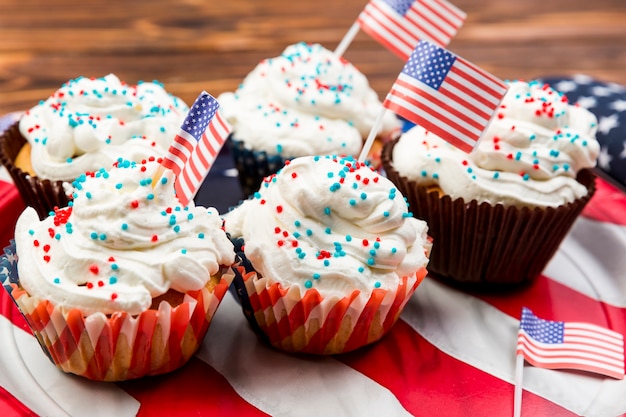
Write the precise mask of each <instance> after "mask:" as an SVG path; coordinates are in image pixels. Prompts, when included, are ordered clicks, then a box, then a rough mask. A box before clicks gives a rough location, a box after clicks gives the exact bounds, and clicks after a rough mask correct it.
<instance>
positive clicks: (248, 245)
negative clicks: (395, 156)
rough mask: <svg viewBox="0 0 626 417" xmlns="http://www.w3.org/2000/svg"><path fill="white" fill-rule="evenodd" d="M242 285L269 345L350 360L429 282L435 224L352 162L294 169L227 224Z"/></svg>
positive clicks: (310, 163) (309, 160)
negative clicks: (345, 354) (414, 212)
mask: <svg viewBox="0 0 626 417" xmlns="http://www.w3.org/2000/svg"><path fill="white" fill-rule="evenodd" d="M225 228H226V231H227V232H228V233H229V234H230V236H231V238H232V239H233V242H234V243H235V251H236V252H238V254H239V256H240V257H241V259H242V262H241V264H239V265H237V266H235V267H234V268H233V270H234V271H235V286H236V288H237V292H238V295H239V296H240V300H241V304H242V307H243V310H244V314H245V315H246V317H247V318H248V320H249V322H250V324H251V325H252V327H253V328H254V329H255V330H257V332H258V334H259V335H260V336H261V338H262V339H264V340H265V341H267V342H268V343H270V344H271V345H272V346H274V347H276V348H278V349H280V350H284V351H288V352H301V353H310V354H319V355H328V354H337V353H343V352H348V351H351V350H354V349H357V348H359V347H362V346H365V345H367V344H370V343H373V342H375V341H377V340H379V339H380V338H381V337H383V335H384V334H385V333H386V332H388V331H389V329H390V328H391V327H392V326H393V324H394V323H395V322H396V320H397V319H398V317H399V316H400V313H401V312H402V309H403V308H404V306H405V305H406V303H407V302H408V300H409V298H410V297H411V295H412V294H413V292H414V291H415V289H416V288H417V286H418V285H419V284H420V282H421V281H422V280H423V278H424V277H425V275H426V268H425V267H426V265H427V263H428V253H429V249H430V242H429V240H428V237H427V225H426V223H425V222H423V221H421V220H417V219H415V218H413V217H412V216H411V214H410V213H409V212H408V211H407V205H406V202H405V200H404V198H403V196H402V195H401V194H400V193H399V192H397V191H396V188H395V186H394V185H393V184H391V182H389V181H388V180H387V179H386V178H384V177H382V176H380V175H379V174H378V173H377V172H375V171H374V170H372V169H371V168H370V167H368V166H366V165H365V164H364V163H361V162H357V161H356V160H355V159H353V158H351V157H343V158H342V157H335V156H310V157H300V158H295V159H293V160H291V161H288V162H287V164H286V165H285V166H284V167H283V168H282V169H280V170H279V172H278V173H277V174H275V175H273V176H271V177H270V179H269V181H267V182H265V183H264V184H263V185H262V186H261V188H260V190H259V191H258V192H257V193H255V194H254V196H253V197H251V198H250V199H248V200H246V201H244V202H243V203H242V204H241V205H240V206H238V207H236V208H235V209H233V210H232V211H230V212H229V213H228V214H227V215H226V216H225Z"/></svg>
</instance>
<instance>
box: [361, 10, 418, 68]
mask: <svg viewBox="0 0 626 417" xmlns="http://www.w3.org/2000/svg"><path fill="white" fill-rule="evenodd" d="M370 4H371V6H372V8H374V9H376V10H368V8H367V7H366V8H365V10H364V11H363V12H364V13H365V14H366V15H367V16H368V17H369V18H370V19H371V20H372V21H374V22H376V23H378V24H379V25H380V26H381V27H382V29H384V31H383V32H382V33H388V34H389V35H392V37H393V38H394V39H396V40H397V41H398V42H399V43H401V44H403V45H404V46H406V50H409V51H411V50H412V49H413V46H414V45H413V44H412V43H411V42H410V41H413V40H415V42H417V38H416V37H415V36H413V35H412V34H411V33H408V32H407V30H406V29H405V28H404V27H403V26H401V25H398V23H397V22H395V19H394V17H393V16H390V15H389V13H388V12H387V11H385V10H382V9H380V8H379V7H378V5H376V4H373V3H370ZM378 13H380V14H382V15H384V16H386V17H388V18H389V19H391V20H392V25H390V24H388V23H387V22H385V21H384V20H382V19H380V18H379V16H378ZM365 28H366V29H367V30H366V31H367V32H368V33H370V35H371V34H376V35H377V36H380V37H382V35H380V34H379V31H378V30H375V29H373V28H372V27H371V26H369V25H368V24H366V27H365ZM370 31H371V32H370ZM405 37H408V38H409V40H408V41H407V40H406V39H405ZM396 48H397V47H396ZM406 56H407V57H408V54H407V55H406Z"/></svg>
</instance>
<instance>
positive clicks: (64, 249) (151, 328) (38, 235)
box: [0, 160, 235, 381]
mask: <svg viewBox="0 0 626 417" xmlns="http://www.w3.org/2000/svg"><path fill="white" fill-rule="evenodd" d="M157 167H158V163H156V162H147V163H146V164H135V163H134V162H130V161H128V160H120V161H119V163H117V164H116V167H114V168H112V169H111V170H109V171H106V170H104V169H101V170H98V171H96V172H95V173H93V172H92V173H89V174H87V175H82V176H79V177H78V179H76V180H75V181H74V183H73V184H74V193H73V200H72V201H71V202H70V205H69V206H67V207H65V208H57V209H55V211H54V213H53V214H52V215H50V216H49V217H46V218H44V219H43V220H41V221H40V220H39V216H38V214H37V212H36V211H35V209H33V208H32V207H27V208H26V210H25V211H24V212H23V213H22V214H21V216H20V217H19V219H18V221H17V224H16V228H15V240H14V245H13V246H11V247H8V248H7V249H5V252H6V255H5V256H4V257H3V258H2V260H1V263H2V267H1V268H0V270H1V271H3V272H2V274H0V279H1V280H2V282H3V286H4V287H5V289H6V290H7V291H8V292H9V294H10V295H11V297H12V298H13V299H14V301H15V303H16V304H17V306H18V307H19V309H20V311H21V312H22V313H23V315H24V316H25V318H26V321H27V322H28V324H29V326H30V327H31V329H32V331H33V333H34V335H35V336H36V337H37V339H38V341H39V343H40V345H41V347H42V349H43V351H44V352H45V353H46V354H47V356H48V357H49V358H50V360H51V361H52V362H53V363H54V364H55V365H56V366H57V367H58V368H59V369H61V370H63V371H64V372H68V373H73V374H76V375H80V376H83V377H86V378H89V379H92V380H98V381H121V380H129V379H133V378H139V377H143V376H146V375H157V374H162V373H166V372H170V371H173V370H175V369H177V368H179V367H181V366H182V365H184V364H185V363H186V362H187V361H188V360H189V358H190V357H191V356H192V355H193V354H194V353H195V352H196V351H197V349H198V348H199V346H200V344H201V343H202V341H203V338H204V336H205V334H206V332H207V329H208V327H209V324H210V323H211V319H212V317H213V314H214V313H215V310H216V309H217V307H218V306H219V304H220V301H221V300H222V297H223V296H224V294H225V293H226V291H227V289H228V287H229V285H230V283H231V282H232V278H233V274H232V273H230V272H229V271H230V266H231V265H232V264H233V262H234V260H235V254H234V251H233V245H232V243H231V242H230V240H229V239H228V237H227V236H226V233H225V232H224V230H223V228H222V220H221V218H220V216H219V215H218V213H217V212H216V211H215V210H214V209H212V208H209V209H206V208H203V207H199V206H198V207H196V206H194V205H193V203H191V204H190V205H188V206H186V207H182V206H181V205H180V204H179V203H178V200H177V199H176V197H175V195H174V187H173V174H172V173H171V172H170V171H168V172H167V173H166V174H165V175H164V176H163V177H162V178H161V179H160V180H159V181H158V182H156V184H155V185H154V186H153V185H152V184H151V179H152V176H153V175H154V173H155V171H156V169H157Z"/></svg>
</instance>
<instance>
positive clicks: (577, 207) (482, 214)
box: [382, 81, 599, 288]
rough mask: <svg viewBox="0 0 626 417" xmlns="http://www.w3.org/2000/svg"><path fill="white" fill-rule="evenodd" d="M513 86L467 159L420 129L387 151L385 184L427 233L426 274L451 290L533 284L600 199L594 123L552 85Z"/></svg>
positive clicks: (434, 136) (531, 83)
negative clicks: (452, 285)
mask: <svg viewBox="0 0 626 417" xmlns="http://www.w3.org/2000/svg"><path fill="white" fill-rule="evenodd" d="M508 84H509V90H508V92H507V94H506V96H505V97H504V100H503V101H502V103H501V105H500V107H499V109H498V110H497V112H496V115H495V117H494V119H493V120H492V122H491V123H490V125H489V126H488V127H487V129H486V131H485V132H484V134H483V136H482V138H481V140H480V142H479V144H478V145H477V147H476V148H475V149H474V150H473V151H472V152H471V153H470V154H466V153H464V152H462V151H460V150H458V149H457V148H455V147H453V146H452V145H450V144H449V143H447V142H445V141H443V140H442V139H441V138H439V137H437V136H436V135H434V134H433V133H432V132H428V131H426V130H424V129H423V128H422V127H419V126H416V127H414V128H412V129H410V130H409V131H408V132H406V133H405V134H403V135H402V136H401V137H400V138H399V139H397V140H394V141H393V142H391V143H389V144H388V145H386V146H385V148H384V149H383V155H382V161H383V166H384V169H385V172H386V174H387V176H388V178H389V179H390V180H391V181H392V182H394V183H395V184H396V185H397V186H398V188H399V190H400V191H401V192H402V193H404V194H405V195H406V196H407V198H408V201H409V206H410V208H411V210H412V212H413V214H414V215H415V216H416V217H417V218H420V219H424V220H426V221H427V222H428V224H429V226H430V235H431V236H432V238H433V250H432V255H431V258H430V263H429V265H428V270H429V272H430V273H432V274H433V275H436V276H439V277H441V278H443V279H447V280H449V281H450V282H454V283H458V284H464V285H470V286H474V287H482V288H497V287H500V288H502V287H507V286H511V285H519V284H523V283H527V282H530V281H532V280H533V279H534V278H536V277H537V276H538V275H539V274H540V273H541V272H542V270H543V269H544V267H545V266H546V264H547V263H548V261H549V260H550V259H551V258H552V256H553V255H554V253H555V252H556V250H557V249H558V247H559V245H560V243H561V241H562V240H563V238H564V237H565V235H566V234H567V232H568V231H569V229H570V227H571V226H572V224H573V222H574V220H575V219H576V217H577V216H578V215H579V213H580V212H581V210H582V209H583V207H584V206H585V204H586V203H587V202H588V201H589V199H590V198H591V196H592V195H593V193H594V191H595V183H594V175H593V174H592V172H591V171H590V168H592V167H594V166H595V163H596V159H597V157H598V152H599V146H598V142H597V141H596V139H595V133H596V129H597V120H596V118H595V116H593V115H592V114H591V113H590V112H588V111H587V110H585V109H584V108H581V107H578V106H572V105H569V104H568V102H567V98H566V97H565V96H563V95H561V94H560V93H558V92H556V91H555V90H553V89H551V88H550V87H548V86H547V85H542V84H539V83H537V82H530V83H526V82H522V81H513V82H509V83H508Z"/></svg>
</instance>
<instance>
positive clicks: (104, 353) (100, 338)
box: [11, 267, 233, 381]
mask: <svg viewBox="0 0 626 417" xmlns="http://www.w3.org/2000/svg"><path fill="white" fill-rule="evenodd" d="M228 272H229V269H228V268H226V267H225V268H222V270H221V271H220V273H219V274H217V275H216V276H214V277H212V280H210V281H209V283H208V284H207V286H205V287H204V288H202V289H201V290H197V291H190V292H187V293H185V296H184V299H183V301H182V303H180V304H179V305H177V306H175V307H172V306H171V305H170V304H169V303H168V302H166V301H162V302H161V303H160V305H159V307H158V309H156V310H154V309H150V310H147V311H144V312H142V313H141V314H139V315H137V316H132V315H130V314H128V313H125V312H120V313H114V314H111V315H105V314H103V313H93V314H89V315H83V314H82V313H81V312H80V311H79V310H78V309H71V310H69V311H64V310H63V309H61V308H57V307H55V306H54V305H53V304H52V303H51V302H49V301H47V300H39V299H36V298H35V297H32V296H30V295H29V294H28V293H26V292H25V291H23V290H18V288H14V291H12V292H11V296H12V297H13V298H14V300H15V302H16V304H17V305H18V307H19V309H20V310H21V312H22V314H23V315H24V317H25V318H26V321H27V322H28V324H29V326H30V327H31V329H32V331H33V334H34V335H35V336H36V338H37V340H38V341H39V343H40V345H41V346H42V348H43V350H44V352H45V353H46V354H47V355H48V357H49V358H50V359H51V360H52V362H53V363H54V364H55V365H56V366H57V367H58V368H59V369H61V370H63V371H65V372H68V373H73V374H76V375H80V376H83V377H85V378H88V379H92V380H98V381H122V380H129V379H134V378H140V377H143V376H148V375H158V374H163V373H167V372H171V371H173V370H175V369H178V368H180V367H181V366H183V365H184V364H185V363H186V362H187V361H188V360H189V359H190V358H191V356H192V355H194V354H195V352H196V351H197V350H198V348H199V347H200V344H201V343H202V341H203V339H204V337H205V335H206V333H207V331H208V328H209V325H210V324H211V319H212V318H213V315H214V314H215V311H216V310H217V308H218V306H219V304H220V303H221V301H222V299H223V297H224V295H225V294H226V292H227V290H228V287H229V286H230V284H231V282H232V280H233V275H232V273H228Z"/></svg>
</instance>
